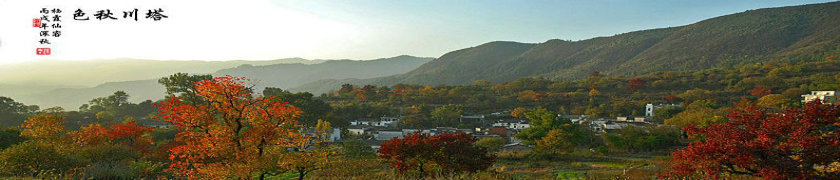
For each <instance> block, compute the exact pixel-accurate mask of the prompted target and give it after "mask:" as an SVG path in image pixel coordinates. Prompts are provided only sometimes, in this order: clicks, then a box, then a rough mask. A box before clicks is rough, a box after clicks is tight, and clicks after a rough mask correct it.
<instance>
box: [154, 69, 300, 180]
mask: <svg viewBox="0 0 840 180" xmlns="http://www.w3.org/2000/svg"><path fill="white" fill-rule="evenodd" d="M247 81H248V79H245V78H237V77H230V76H227V77H217V78H214V79H213V80H204V81H198V82H196V83H195V84H194V85H193V86H194V87H195V89H196V91H197V92H195V93H196V96H197V97H198V98H201V99H203V101H202V102H201V103H198V104H193V103H187V102H185V100H184V99H182V98H179V97H170V98H168V99H166V100H165V101H163V102H161V103H159V104H157V106H158V107H159V112H158V115H157V116H156V117H155V118H156V119H159V120H163V121H167V122H170V123H172V124H173V125H174V126H175V127H177V128H178V129H180V130H181V132H179V133H178V134H177V135H176V137H175V141H177V142H178V143H179V144H180V145H178V146H175V147H173V148H172V149H171V150H170V155H169V159H170V160H172V164H171V165H170V168H169V170H170V171H171V172H172V173H174V174H176V175H178V176H181V177H186V178H191V179H192V178H200V179H227V178H243V179H251V178H254V177H259V178H260V179H262V178H264V177H266V175H270V174H276V173H280V172H283V170H282V168H281V167H279V166H278V165H277V161H280V160H281V158H282V154H283V152H285V151H286V148H287V147H291V146H294V145H298V144H300V143H305V139H304V137H303V136H301V135H300V133H299V130H298V129H297V128H296V127H297V121H296V119H297V118H298V117H299V116H300V114H301V111H300V110H298V109H297V108H295V107H293V106H290V105H289V104H288V103H286V102H283V101H282V100H280V99H277V98H274V97H254V96H253V94H252V90H251V88H250V87H247V86H245V83H246V82H247Z"/></svg>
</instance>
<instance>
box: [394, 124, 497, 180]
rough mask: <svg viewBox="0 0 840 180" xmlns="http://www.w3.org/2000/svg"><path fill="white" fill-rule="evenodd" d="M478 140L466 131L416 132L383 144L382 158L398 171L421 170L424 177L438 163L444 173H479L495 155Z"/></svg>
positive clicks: (490, 163) (488, 164)
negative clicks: (479, 143) (480, 145)
mask: <svg viewBox="0 0 840 180" xmlns="http://www.w3.org/2000/svg"><path fill="white" fill-rule="evenodd" d="M475 141H476V139H475V138H474V137H472V136H470V135H469V134H466V133H463V132H456V133H446V132H444V133H441V134H438V135H435V136H431V135H428V134H424V133H420V132H416V133H412V134H408V135H406V136H404V137H403V139H397V138H394V139H391V140H389V141H386V142H383V143H382V149H381V150H380V151H379V158H382V159H385V161H387V162H388V163H389V164H390V165H391V167H392V168H394V169H395V170H397V171H398V172H407V171H409V170H417V172H419V174H420V176H421V177H423V176H425V175H426V173H427V171H428V170H429V169H430V168H433V167H434V166H437V167H439V169H441V170H444V171H445V172H443V173H457V172H476V171H479V170H484V169H487V168H488V167H490V165H492V164H493V161H494V160H495V156H493V155H489V154H488V153H487V149H485V148H482V147H478V146H474V145H473V143H475Z"/></svg>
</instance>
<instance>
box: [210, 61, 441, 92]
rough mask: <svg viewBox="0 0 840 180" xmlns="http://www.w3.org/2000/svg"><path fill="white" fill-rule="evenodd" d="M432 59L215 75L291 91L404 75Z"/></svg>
mask: <svg viewBox="0 0 840 180" xmlns="http://www.w3.org/2000/svg"><path fill="white" fill-rule="evenodd" d="M431 60H432V58H421V57H413V56H405V55H403V56H397V57H392V58H382V59H374V60H366V61H354V60H333V61H327V62H324V63H321V64H316V65H304V64H276V65H266V66H252V65H242V66H239V67H236V68H230V69H222V70H219V71H217V72H215V73H213V75H214V76H224V75H232V76H239V77H248V78H251V79H252V80H253V81H254V82H255V83H256V88H257V89H261V88H264V87H279V88H284V89H289V88H293V87H297V86H300V85H302V84H305V83H309V82H313V81H318V80H322V79H344V78H357V79H364V78H375V77H383V76H390V75H395V74H401V73H405V72H408V71H411V70H413V69H416V68H417V67H419V66H420V65H422V64H424V63H427V62H429V61H431Z"/></svg>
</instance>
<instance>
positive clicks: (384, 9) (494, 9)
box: [0, 0, 828, 64]
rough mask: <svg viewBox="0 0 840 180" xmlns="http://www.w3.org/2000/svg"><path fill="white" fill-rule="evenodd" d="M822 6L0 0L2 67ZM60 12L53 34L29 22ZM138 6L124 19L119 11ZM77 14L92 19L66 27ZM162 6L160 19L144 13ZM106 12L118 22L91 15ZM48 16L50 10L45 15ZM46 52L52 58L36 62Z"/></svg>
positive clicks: (562, 29)
mask: <svg viewBox="0 0 840 180" xmlns="http://www.w3.org/2000/svg"><path fill="white" fill-rule="evenodd" d="M820 2H828V1H820V0H796V1H793V0H789V1H782V0H739V1H731V0H704V1H697V0H633V1H630V0H587V1H571V0H569V1H545V0H529V1H518V0H392V1H382V0H335V1H322V0H236V1H233V0H228V1H221V0H72V1H71V0H25V1H23V0H0V64H7V63H21V62H38V61H59V60H100V59H118V58H134V59H153V60H270V59H280V58H291V57H301V58H307V59H376V58H383V57H393V56H398V55H413V56H421V57H439V56H441V55H443V54H444V53H446V52H449V51H453V50H458V49H463V48H468V47H473V46H477V45H480V44H483V43H486V42H491V41H517V42H526V43H540V42H545V41H547V40H550V39H564V40H583V39H588V38H593V37H599V36H611V35H615V34H620V33H624V32H630V31H636V30H644V29H651V28H663V27H673V26H681V25H687V24H691V23H695V22H698V21H701V20H704V19H708V18H713V17H717V16H722V15H726V14H732V13H738V12H743V11H746V10H751V9H759V8H768V7H780V6H791V5H801V4H812V3H820ZM42 8H48V9H53V8H59V9H61V10H62V11H63V12H62V13H60V14H59V15H61V16H62V17H61V20H62V21H61V23H60V24H61V26H62V27H61V28H57V29H49V30H60V31H61V35H60V36H59V37H49V38H47V39H48V40H49V41H50V43H51V44H49V45H41V44H40V43H39V42H38V41H39V40H40V39H41V37H39V35H40V34H39V33H40V31H41V29H39V28H35V27H32V21H33V18H37V17H40V16H41V14H40V12H39V11H41V9H42ZM135 8H136V9H138V10H139V12H140V13H139V18H138V20H137V21H134V19H124V18H123V11H130V10H133V9H135ZM77 9H79V10H82V11H83V12H85V13H86V16H87V17H89V18H90V19H91V20H88V21H77V20H73V14H74V11H76V10H77ZM150 9H161V10H163V12H161V13H162V14H163V15H166V16H168V18H163V19H161V20H159V21H154V20H152V19H147V18H145V14H146V13H147V12H148V10H150ZM99 10H111V12H112V13H113V14H114V16H115V17H117V18H118V19H117V20H108V19H106V20H97V19H95V18H94V17H93V14H95V12H96V11H99ZM50 15H52V14H50ZM37 48H50V49H51V54H50V55H36V49H37Z"/></svg>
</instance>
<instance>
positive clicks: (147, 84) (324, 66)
mask: <svg viewBox="0 0 840 180" xmlns="http://www.w3.org/2000/svg"><path fill="white" fill-rule="evenodd" d="M300 60H302V62H306V63H307V64H303V63H294V64H285V63H283V64H270V65H251V64H245V65H239V66H237V67H233V68H227V69H221V70H218V71H215V72H212V71H211V72H212V73H210V72H207V73H203V74H213V75H214V76H224V75H233V76H241V77H248V78H251V79H252V80H253V82H254V83H255V85H256V87H255V88H257V89H258V91H261V90H259V89H262V88H264V87H279V88H284V89H289V88H292V87H295V86H298V85H301V84H304V83H308V82H311V81H318V80H322V79H331V78H338V79H343V78H374V77H382V76H390V75H394V74H400V73H405V72H408V71H410V70H412V69H415V68H417V67H418V66H420V65H421V64H424V63H426V62H429V61H431V60H432V58H420V57H412V56H397V57H393V58H382V59H375V60H362V61H357V60H318V61H323V62H322V63H317V64H315V63H311V62H317V61H314V60H313V61H310V60H304V59H300ZM256 64H264V63H262V62H259V63H256ZM182 68H183V69H182V70H180V71H174V72H172V74H174V73H175V72H194V71H195V69H192V68H189V67H182ZM161 73H162V72H161ZM199 74H201V73H199ZM168 75H171V74H162V75H159V76H154V77H150V78H147V79H144V80H134V81H120V82H109V83H104V84H101V85H97V86H94V87H81V88H79V87H75V88H58V89H54V90H50V91H44V90H41V91H37V92H34V93H28V94H17V95H4V94H0V96H11V97H12V98H14V99H15V100H18V101H20V102H23V103H25V104H34V105H39V106H41V107H52V106H61V107H64V108H65V109H76V108H78V107H79V106H80V105H82V104H84V103H87V102H88V101H90V100H91V99H93V98H96V97H103V96H108V95H110V94H113V93H114V92H115V91H125V92H126V93H128V94H129V95H130V96H131V98H129V101H131V102H140V101H143V100H147V99H151V100H158V99H161V98H163V97H164V94H165V91H166V90H165V89H164V88H163V86H161V85H160V84H158V83H157V80H158V79H159V78H161V77H165V76H168ZM9 89H14V88H9ZM0 90H3V86H0Z"/></svg>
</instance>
